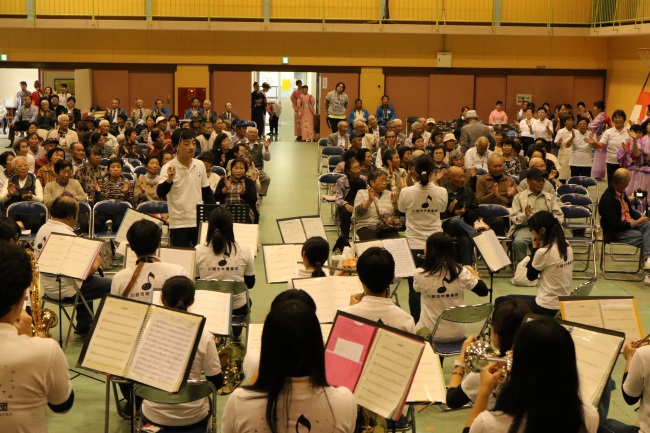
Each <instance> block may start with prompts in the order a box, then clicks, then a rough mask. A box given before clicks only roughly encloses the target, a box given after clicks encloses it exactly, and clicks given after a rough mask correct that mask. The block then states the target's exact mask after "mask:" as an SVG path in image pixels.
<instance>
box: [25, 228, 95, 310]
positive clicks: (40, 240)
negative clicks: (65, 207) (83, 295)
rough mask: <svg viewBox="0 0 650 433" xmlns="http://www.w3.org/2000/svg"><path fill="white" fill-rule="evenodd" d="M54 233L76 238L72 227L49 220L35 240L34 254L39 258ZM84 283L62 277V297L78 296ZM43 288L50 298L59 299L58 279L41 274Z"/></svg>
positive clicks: (39, 230)
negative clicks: (78, 290)
mask: <svg viewBox="0 0 650 433" xmlns="http://www.w3.org/2000/svg"><path fill="white" fill-rule="evenodd" d="M52 233H62V234H64V235H72V236H76V234H75V232H74V231H73V230H72V227H70V226H69V225H67V224H65V223H62V222H60V221H54V220H48V221H47V222H46V223H45V224H43V225H42V226H41V228H40V229H38V232H37V233H36V237H35V238H34V254H36V257H38V256H39V255H40V254H41V250H42V249H43V247H44V246H45V241H47V238H49V237H50V235H51V234H52ZM82 283H83V282H82V281H81V280H75V279H73V278H69V277H61V297H63V298H67V297H70V296H74V295H76V294H77V289H76V288H77V287H81V284H82ZM41 288H42V290H43V293H44V294H46V295H47V296H49V297H50V298H54V299H59V283H57V281H56V277H54V276H50V275H49V274H41Z"/></svg>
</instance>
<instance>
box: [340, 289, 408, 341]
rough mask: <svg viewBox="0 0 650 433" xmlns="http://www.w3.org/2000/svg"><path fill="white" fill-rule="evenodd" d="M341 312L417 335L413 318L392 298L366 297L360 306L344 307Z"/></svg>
mask: <svg viewBox="0 0 650 433" xmlns="http://www.w3.org/2000/svg"><path fill="white" fill-rule="evenodd" d="M340 310H341V311H343V312H345V313H350V314H354V315H355V316H359V317H363V318H364V319H368V320H372V321H373V322H377V321H379V320H381V322H382V323H383V324H385V325H388V326H392V327H393V328H397V329H401V330H402V331H406V332H410V333H411V334H415V321H414V320H413V317H411V315H410V314H408V313H407V312H406V311H404V310H402V309H401V308H400V307H398V306H397V305H395V304H394V303H393V300H392V299H390V298H380V297H377V296H364V297H363V299H361V302H359V303H358V304H354V305H350V306H348V307H343V308H341V309H340Z"/></svg>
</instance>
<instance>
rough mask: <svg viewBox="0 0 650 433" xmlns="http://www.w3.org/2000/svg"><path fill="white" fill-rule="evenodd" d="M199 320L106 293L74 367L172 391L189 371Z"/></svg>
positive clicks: (195, 316) (198, 335)
mask: <svg viewBox="0 0 650 433" xmlns="http://www.w3.org/2000/svg"><path fill="white" fill-rule="evenodd" d="M204 324H205V318H204V317H202V316H197V315H194V314H190V313H186V312H182V311H178V310H173V309H170V308H165V307H158V306H154V305H150V304H146V303H143V302H139V301H135V300H131V299H127V298H122V297H119V296H113V295H107V296H106V297H105V298H104V299H103V300H102V302H101V305H100V306H99V310H98V311H97V314H96V315H95V320H94V323H93V326H92V329H91V332H90V334H89V335H88V337H87V338H86V342H85V344H84V347H83V349H82V350H81V354H80V355H79V360H78V362H77V367H81V368H85V369H87V370H92V371H96V372H100V373H108V374H112V375H115V376H120V377H124V378H126V379H131V380H133V381H135V382H140V383H143V384H145V385H149V386H152V387H154V388H158V389H162V390H164V391H167V392H178V390H179V389H180V388H181V386H182V384H183V383H184V382H185V381H186V380H187V378H188V376H189V374H190V369H191V367H192V361H193V360H194V354H195V353H196V348H197V345H198V343H199V340H200V338H201V333H202V332H203V326H204Z"/></svg>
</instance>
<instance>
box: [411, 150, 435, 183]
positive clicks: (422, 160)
mask: <svg viewBox="0 0 650 433" xmlns="http://www.w3.org/2000/svg"><path fill="white" fill-rule="evenodd" d="M434 168H435V165H434V164H433V158H432V157H430V156H429V155H426V154H425V155H420V156H418V159H416V160H415V172H416V173H417V174H418V175H419V176H420V184H422V186H427V185H428V183H429V176H431V173H433V170H434Z"/></svg>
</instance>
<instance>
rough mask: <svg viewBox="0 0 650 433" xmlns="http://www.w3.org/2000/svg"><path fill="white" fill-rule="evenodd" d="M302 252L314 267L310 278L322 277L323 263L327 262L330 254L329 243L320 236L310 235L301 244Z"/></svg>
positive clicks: (323, 274)
mask: <svg viewBox="0 0 650 433" xmlns="http://www.w3.org/2000/svg"><path fill="white" fill-rule="evenodd" d="M302 253H303V254H304V255H305V256H306V257H307V260H308V261H309V264H310V265H312V266H313V267H314V271H313V272H312V273H311V277H312V278H316V277H324V276H325V272H323V265H324V264H325V263H327V258H328V257H329V255H330V245H329V244H328V243H327V241H326V240H325V239H323V238H322V237H320V236H312V237H311V238H309V239H307V241H306V242H305V243H304V244H303V245H302Z"/></svg>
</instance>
